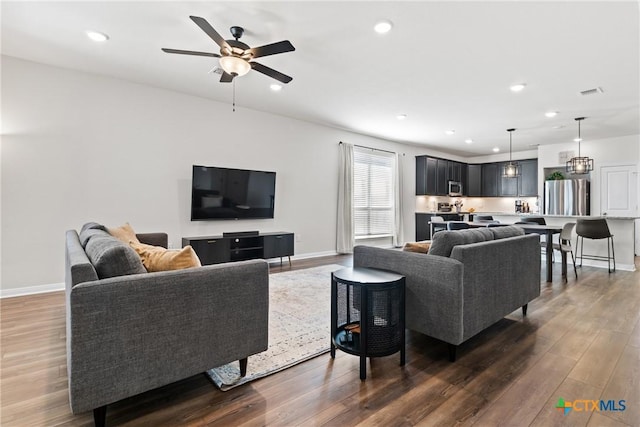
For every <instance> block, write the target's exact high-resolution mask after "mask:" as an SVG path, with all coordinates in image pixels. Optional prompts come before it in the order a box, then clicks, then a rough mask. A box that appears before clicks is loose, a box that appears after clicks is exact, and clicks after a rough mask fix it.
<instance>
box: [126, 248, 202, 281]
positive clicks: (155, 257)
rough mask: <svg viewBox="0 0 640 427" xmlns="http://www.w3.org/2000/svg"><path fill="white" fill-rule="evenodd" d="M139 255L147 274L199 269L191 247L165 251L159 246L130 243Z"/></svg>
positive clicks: (196, 256) (197, 260)
mask: <svg viewBox="0 0 640 427" xmlns="http://www.w3.org/2000/svg"><path fill="white" fill-rule="evenodd" d="M130 245H131V247H132V248H133V249H134V250H135V251H136V252H137V253H138V255H140V259H142V264H143V265H144V267H145V268H146V269H147V271H148V272H149V273H152V272H154V271H168V270H182V269H183V268H192V267H200V266H201V265H202V264H200V259H199V258H198V255H196V252H195V251H194V250H193V248H192V247H191V246H185V247H184V248H182V249H165V248H163V247H161V246H152V245H145V244H144V243H135V242H131V243H130Z"/></svg>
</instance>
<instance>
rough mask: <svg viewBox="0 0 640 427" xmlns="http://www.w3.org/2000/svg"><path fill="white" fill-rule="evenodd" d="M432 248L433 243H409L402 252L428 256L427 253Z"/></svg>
mask: <svg viewBox="0 0 640 427" xmlns="http://www.w3.org/2000/svg"><path fill="white" fill-rule="evenodd" d="M430 247H431V241H422V242H407V243H405V244H404V247H403V248H402V250H403V251H406V252H417V253H420V254H426V253H427V252H429V248H430Z"/></svg>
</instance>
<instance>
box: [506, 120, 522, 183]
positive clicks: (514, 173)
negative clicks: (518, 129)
mask: <svg viewBox="0 0 640 427" xmlns="http://www.w3.org/2000/svg"><path fill="white" fill-rule="evenodd" d="M514 130H515V129H507V132H509V163H507V164H506V165H504V169H503V170H502V176H503V177H504V178H517V177H518V175H520V164H518V162H513V161H512V160H511V134H512V132H513V131H514Z"/></svg>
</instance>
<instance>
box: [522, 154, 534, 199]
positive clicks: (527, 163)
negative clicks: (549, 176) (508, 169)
mask: <svg viewBox="0 0 640 427" xmlns="http://www.w3.org/2000/svg"><path fill="white" fill-rule="evenodd" d="M520 168H521V169H520V170H521V176H520V181H519V182H518V195H519V196H522V197H536V196H537V195H538V160H537V159H529V160H522V161H521V162H520Z"/></svg>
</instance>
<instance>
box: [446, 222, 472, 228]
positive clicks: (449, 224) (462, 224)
mask: <svg viewBox="0 0 640 427" xmlns="http://www.w3.org/2000/svg"><path fill="white" fill-rule="evenodd" d="M470 227H471V226H470V225H469V224H467V223H466V222H464V221H449V222H447V230H466V229H467V228H470Z"/></svg>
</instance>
